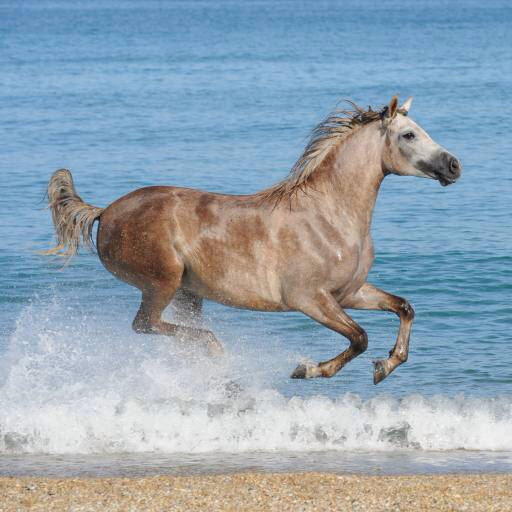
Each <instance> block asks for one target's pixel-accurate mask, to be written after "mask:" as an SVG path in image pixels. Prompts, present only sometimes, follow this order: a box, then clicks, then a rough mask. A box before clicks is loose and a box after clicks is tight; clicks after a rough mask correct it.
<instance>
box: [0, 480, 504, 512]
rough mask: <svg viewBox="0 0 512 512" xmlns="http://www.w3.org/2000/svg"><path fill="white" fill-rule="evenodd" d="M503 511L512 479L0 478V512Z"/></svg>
mask: <svg viewBox="0 0 512 512" xmlns="http://www.w3.org/2000/svg"><path fill="white" fill-rule="evenodd" d="M20 510H33V511H38V510H45V511H46V510H51V511H55V512H57V511H61V510H66V511H73V512H77V511H96V510H98V511H118V510H119V511H135V510H137V511H153V510H173V511H174V510H188V511H191V510H192V511H195V510H198V511H199V510H210V511H211V510H223V511H240V510H255V511H260V510H261V511H263V510H279V511H285V510H290V511H292V510H293V511H298V510H300V511H309V510H311V511H313V510H315V511H320V510H329V511H330V510H353V511H381V510H393V511H397V510H403V511H411V510H414V511H423V510H435V511H448V510H450V511H453V510H468V511H481V510H482V511H483V510H485V511H500V512H502V511H505V510H512V475H439V476H422V475H419V476H418V475H416V476H360V475H357V476H355V475H354V476H350V475H349V476H346V475H344V476H340V475H334V474H324V473H291V474H261V473H242V474H230V475H214V476H181V477H170V476H165V477H163V476H155V477H146V478H101V479H83V478H82V479H48V478H1V479H0V511H2V512H4V511H5V512H7V511H20Z"/></svg>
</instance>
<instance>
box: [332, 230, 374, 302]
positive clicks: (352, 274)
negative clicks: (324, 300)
mask: <svg viewBox="0 0 512 512" xmlns="http://www.w3.org/2000/svg"><path fill="white" fill-rule="evenodd" d="M330 260H331V261H330V262H329V263H328V265H327V267H326V271H327V276H326V277H327V279H328V280H329V281H330V282H331V285H332V288H333V289H336V290H340V291H341V292H343V291H346V292H347V293H349V292H352V291H355V290H358V289H359V288H360V287H361V286H362V285H363V284H364V283H365V282H366V278H367V276H368V272H369V271H370V268H371V266H372V264H373V245H372V241H371V239H370V238H369V237H368V238H367V239H365V240H362V241H361V242H360V243H358V244H355V245H353V246H350V247H345V248H339V249H336V250H334V251H333V254H332V256H331V258H330Z"/></svg>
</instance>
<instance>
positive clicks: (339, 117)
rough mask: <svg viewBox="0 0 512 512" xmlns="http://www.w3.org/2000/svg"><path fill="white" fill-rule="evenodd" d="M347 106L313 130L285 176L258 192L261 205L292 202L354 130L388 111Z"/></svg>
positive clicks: (352, 104)
mask: <svg viewBox="0 0 512 512" xmlns="http://www.w3.org/2000/svg"><path fill="white" fill-rule="evenodd" d="M347 102H348V103H349V104H350V105H351V107H352V108H351V109H347V110H341V109H336V110H335V111H334V112H331V113H330V114H329V115H328V116H327V117H326V118H325V119H324V120H323V121H322V122H321V123H320V124H319V125H317V126H316V128H314V129H313V132H312V134H311V137H310V139H309V142H308V144H307V145H306V147H305V148H304V151H303V152H302V154H301V155H300V157H299V158H298V160H297V161H296V162H295V164H294V165H293V167H292V168H291V170H290V173H289V174H288V176H287V177H286V178H285V179H284V180H282V181H280V182H279V183H276V184H275V185H273V186H272V187H270V188H267V189H265V190H262V191H261V192H258V195H259V196H260V198H261V200H262V201H265V202H266V201H270V202H275V204H277V203H278V202H280V201H281V200H282V199H285V198H286V199H291V197H292V196H294V195H296V194H297V192H299V191H300V190H303V191H304V190H305V187H306V185H307V183H308V181H309V180H310V179H311V177H312V175H313V173H314V172H315V171H316V170H317V169H318V168H319V167H320V165H321V163H322V162H323V161H324V160H325V159H326V157H327V156H328V155H329V154H330V153H331V152H332V151H333V150H334V148H338V147H339V146H340V145H341V144H342V143H343V142H344V141H345V140H347V138H348V137H349V136H350V135H351V134H352V133H354V131H355V130H356V129H358V128H360V127H361V126H365V125H367V124H369V123H371V122H372V121H376V120H377V119H381V118H382V117H383V115H384V114H385V113H386V111H387V107H384V108H383V109H381V110H378V111H375V110H372V108H371V107H370V106H369V107H368V110H364V109H362V108H361V107H359V106H358V105H356V104H355V103H353V102H352V101H349V100H347Z"/></svg>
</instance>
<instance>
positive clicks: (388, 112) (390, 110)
mask: <svg viewBox="0 0 512 512" xmlns="http://www.w3.org/2000/svg"><path fill="white" fill-rule="evenodd" d="M397 108H398V98H397V97H396V96H393V97H392V98H391V101H390V102H389V105H388V106H387V107H385V108H384V112H385V114H384V118H383V120H382V121H383V123H384V126H386V127H387V125H388V124H389V123H391V121H393V119H394V118H395V116H396V113H397Z"/></svg>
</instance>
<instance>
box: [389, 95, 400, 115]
mask: <svg viewBox="0 0 512 512" xmlns="http://www.w3.org/2000/svg"><path fill="white" fill-rule="evenodd" d="M397 107H398V97H397V96H396V95H395V96H393V97H392V98H391V101H390V102H389V105H388V117H389V119H393V118H394V117H395V116H396V110H397Z"/></svg>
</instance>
